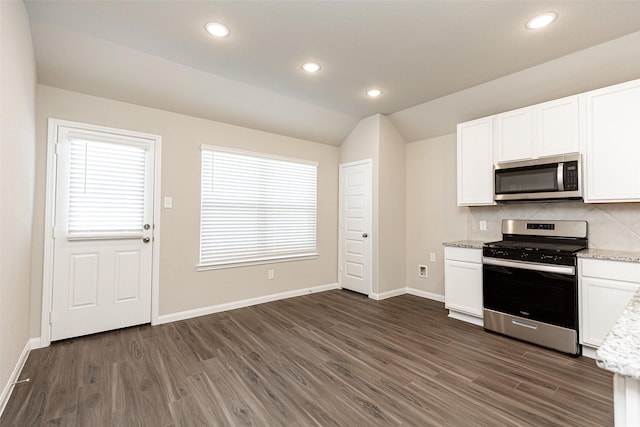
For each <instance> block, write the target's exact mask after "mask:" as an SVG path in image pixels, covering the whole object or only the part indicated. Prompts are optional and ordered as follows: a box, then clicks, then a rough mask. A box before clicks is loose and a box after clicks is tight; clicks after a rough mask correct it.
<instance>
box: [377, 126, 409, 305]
mask: <svg viewBox="0 0 640 427" xmlns="http://www.w3.org/2000/svg"><path fill="white" fill-rule="evenodd" d="M378 117H379V120H380V121H379V126H380V141H379V146H378V150H379V155H378V158H379V164H380V168H379V185H378V191H379V194H378V197H379V203H378V217H379V228H378V234H379V237H380V239H379V244H380V247H379V251H378V253H379V256H378V293H384V292H389V291H392V290H394V289H399V288H404V287H405V286H406V283H405V282H406V280H405V265H406V260H405V203H406V200H405V194H406V182H405V176H406V174H405V167H406V143H405V141H404V139H403V138H402V137H401V136H400V134H399V133H398V131H397V130H396V128H395V126H394V125H393V123H391V120H389V118H388V117H387V116H378Z"/></svg>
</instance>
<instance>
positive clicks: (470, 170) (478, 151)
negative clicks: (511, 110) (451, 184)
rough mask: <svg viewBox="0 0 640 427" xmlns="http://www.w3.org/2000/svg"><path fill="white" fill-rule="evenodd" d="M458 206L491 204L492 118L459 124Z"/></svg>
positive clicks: (492, 202)
mask: <svg viewBox="0 0 640 427" xmlns="http://www.w3.org/2000/svg"><path fill="white" fill-rule="evenodd" d="M457 156H458V171H457V172H458V206H478V205H492V204H494V203H495V202H494V201H493V128H492V119H491V117H487V118H484V119H479V120H474V121H471V122H466V123H461V124H459V125H458V150H457Z"/></svg>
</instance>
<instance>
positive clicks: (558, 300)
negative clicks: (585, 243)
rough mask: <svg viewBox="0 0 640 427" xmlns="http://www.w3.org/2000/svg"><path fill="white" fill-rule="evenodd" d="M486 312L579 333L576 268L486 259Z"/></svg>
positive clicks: (484, 270) (484, 277)
mask: <svg viewBox="0 0 640 427" xmlns="http://www.w3.org/2000/svg"><path fill="white" fill-rule="evenodd" d="M483 292H484V294H483V299H484V308H485V309H489V310H494V311H497V312H502V313H507V314H510V315H514V316H518V317H520V318H523V319H530V320H535V321H539V322H544V323H548V324H551V325H556V326H561V327H564V328H569V329H574V330H577V329H578V309H577V307H578V284H577V276H576V272H575V266H563V265H550V264H538V263H530V262H521V261H512V260H505V259H496V258H486V257H485V258H483Z"/></svg>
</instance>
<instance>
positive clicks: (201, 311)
mask: <svg viewBox="0 0 640 427" xmlns="http://www.w3.org/2000/svg"><path fill="white" fill-rule="evenodd" d="M332 289H340V287H339V286H338V284H337V283H330V284H328V285H320V286H313V287H310V288H303V289H296V290H294V291H287V292H280V293H277V294H271V295H264V296H261V297H255V298H249V299H244V300H240V301H232V302H228V303H224V304H216V305H210V306H208V307H202V308H196V309H193V310H186V311H179V312H177V313H171V314H163V315H160V316H158V322H157V323H156V324H157V325H159V324H162V323H170V322H175V321H178V320H185V319H191V318H193V317H199V316H206V315H207V314H213V313H220V312H222V311H228V310H235V309H237V308H244V307H249V306H252V305H257V304H263V303H266V302H272V301H278V300H283V299H287V298H293V297H299V296H302V295H308V294H311V293H317V292H324V291H330V290H332Z"/></svg>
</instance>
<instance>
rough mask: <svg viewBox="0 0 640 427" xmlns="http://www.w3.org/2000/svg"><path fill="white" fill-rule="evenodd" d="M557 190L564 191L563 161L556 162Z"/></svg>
mask: <svg viewBox="0 0 640 427" xmlns="http://www.w3.org/2000/svg"><path fill="white" fill-rule="evenodd" d="M557 178H558V191H564V163H563V162H558V174H557Z"/></svg>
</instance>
